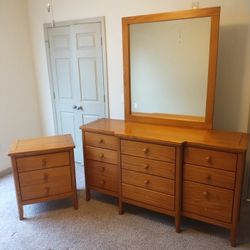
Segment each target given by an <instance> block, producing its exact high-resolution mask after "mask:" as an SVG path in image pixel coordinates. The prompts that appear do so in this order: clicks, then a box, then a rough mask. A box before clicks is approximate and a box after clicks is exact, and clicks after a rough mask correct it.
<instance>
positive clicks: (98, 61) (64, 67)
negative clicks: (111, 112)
mask: <svg viewBox="0 0 250 250" xmlns="http://www.w3.org/2000/svg"><path fill="white" fill-rule="evenodd" d="M48 37H49V43H50V64H51V72H52V80H53V88H54V94H55V109H56V119H57V127H58V129H57V130H58V133H59V134H66V133H70V134H72V137H73V139H74V142H75V145H76V149H75V160H76V161H78V162H81V163H82V162H83V159H82V139H81V131H80V129H79V127H80V126H81V125H82V124H86V123H88V122H91V121H94V120H97V119H99V118H102V117H105V116H106V114H105V99H104V81H103V78H104V77H103V58H102V44H101V24H100V23H88V24H77V25H69V26H66V27H56V28H49V29H48Z"/></svg>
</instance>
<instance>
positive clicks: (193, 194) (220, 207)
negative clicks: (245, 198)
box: [183, 181, 233, 223]
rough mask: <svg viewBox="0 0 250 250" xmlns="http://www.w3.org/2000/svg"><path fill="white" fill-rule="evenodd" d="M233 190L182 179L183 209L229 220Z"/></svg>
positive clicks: (212, 217) (217, 218)
mask: <svg viewBox="0 0 250 250" xmlns="http://www.w3.org/2000/svg"><path fill="white" fill-rule="evenodd" d="M232 206H233V191H231V190H228V189H222V188H216V187H211V186H208V185H204V184H198V183H193V182H188V181H184V192H183V211H184V212H189V213H194V214H197V215H200V216H204V217H208V218H211V219H216V220H220V221H223V222H228V223H230V222H231V218H232Z"/></svg>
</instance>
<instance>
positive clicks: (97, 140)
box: [85, 132, 119, 150]
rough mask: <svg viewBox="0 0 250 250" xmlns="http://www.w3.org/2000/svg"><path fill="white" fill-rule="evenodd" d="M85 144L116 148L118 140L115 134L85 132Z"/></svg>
mask: <svg viewBox="0 0 250 250" xmlns="http://www.w3.org/2000/svg"><path fill="white" fill-rule="evenodd" d="M85 144H86V145H88V146H93V147H99V148H106V149H113V150H117V149H118V144H119V140H118V138H117V137H115V136H110V135H103V134H97V133H90V132H86V133H85Z"/></svg>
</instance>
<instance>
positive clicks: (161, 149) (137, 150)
mask: <svg viewBox="0 0 250 250" xmlns="http://www.w3.org/2000/svg"><path fill="white" fill-rule="evenodd" d="M121 152H122V154H126V155H134V156H139V157H145V158H149V159H155V160H161V161H167V162H175V147H171V146H162V145H157V144H152V143H143V142H135V141H128V140H122V141H121Z"/></svg>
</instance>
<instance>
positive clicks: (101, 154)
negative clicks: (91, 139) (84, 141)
mask: <svg viewBox="0 0 250 250" xmlns="http://www.w3.org/2000/svg"><path fill="white" fill-rule="evenodd" d="M85 150H86V152H85V153H86V154H85V157H86V159H88V160H96V161H101V162H107V163H112V164H117V163H118V153H117V151H113V150H109V149H103V148H94V147H90V146H86V147H85Z"/></svg>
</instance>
